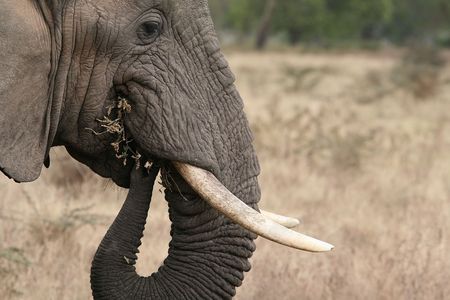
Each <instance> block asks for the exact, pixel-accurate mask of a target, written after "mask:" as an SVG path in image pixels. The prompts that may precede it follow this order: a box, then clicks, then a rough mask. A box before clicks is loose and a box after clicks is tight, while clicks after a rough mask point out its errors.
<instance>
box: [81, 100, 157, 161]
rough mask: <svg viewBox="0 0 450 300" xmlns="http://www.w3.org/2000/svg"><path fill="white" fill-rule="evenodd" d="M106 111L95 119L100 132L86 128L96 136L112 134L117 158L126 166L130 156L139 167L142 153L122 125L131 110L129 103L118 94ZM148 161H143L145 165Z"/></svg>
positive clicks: (112, 145) (112, 144) (112, 143)
mask: <svg viewBox="0 0 450 300" xmlns="http://www.w3.org/2000/svg"><path fill="white" fill-rule="evenodd" d="M107 108H108V111H107V114H106V116H104V117H103V118H102V119H97V122H98V123H99V124H100V127H101V128H102V129H103V131H101V132H97V131H95V130H93V129H92V128H86V130H89V131H90V132H92V133H93V134H95V135H96V136H101V135H106V134H109V135H111V136H112V139H113V142H111V147H112V148H113V150H114V152H115V154H116V157H117V159H118V160H121V161H122V163H123V165H124V166H126V165H127V163H128V160H129V158H131V159H132V160H133V161H134V163H135V166H136V169H139V168H140V167H141V158H142V155H141V154H140V153H139V151H138V150H137V149H136V148H135V147H134V145H133V142H134V140H133V138H131V137H130V136H129V134H128V133H127V131H126V129H125V126H124V117H125V116H126V115H127V114H129V113H130V112H131V105H130V103H129V102H128V100H127V99H126V98H124V97H121V96H119V97H118V98H117V100H116V101H114V103H113V104H111V105H110V106H108V107H107ZM149 163H150V162H146V163H145V167H146V168H147V167H148V166H149Z"/></svg>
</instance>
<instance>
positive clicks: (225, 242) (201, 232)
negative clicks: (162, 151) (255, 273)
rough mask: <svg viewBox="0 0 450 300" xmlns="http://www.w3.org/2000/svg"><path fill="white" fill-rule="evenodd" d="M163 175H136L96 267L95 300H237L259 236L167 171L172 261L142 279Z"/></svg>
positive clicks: (96, 257)
mask: <svg viewBox="0 0 450 300" xmlns="http://www.w3.org/2000/svg"><path fill="white" fill-rule="evenodd" d="M157 172H158V169H157V168H156V167H153V168H152V169H151V171H150V174H149V175H148V176H144V174H142V171H140V170H138V171H133V174H132V177H131V188H130V192H129V194H128V197H127V199H126V201H125V203H124V205H123V207H122V209H121V211H120V213H119V215H118V216H117V218H116V220H115V221H114V223H113V224H112V225H111V227H110V229H109V230H108V233H107V234H106V235H105V237H104V239H103V241H102V243H101V245H100V246H99V249H98V250H97V253H96V255H95V258H94V261H93V264H92V273H91V284H92V290H93V295H94V299H109V300H111V299H112V300H114V299H230V298H232V297H233V296H234V295H235V288H236V287H237V286H240V285H241V284H242V280H243V272H246V271H248V270H250V264H249V262H248V258H249V257H251V255H252V253H253V251H254V250H255V246H254V243H253V239H254V238H255V236H254V235H253V234H251V233H249V232H247V231H246V230H243V229H242V228H241V227H239V226H238V225H235V224H234V223H232V222H230V221H229V220H227V219H226V218H225V217H223V216H222V215H221V214H220V213H218V212H217V211H216V210H214V209H212V208H211V207H209V206H208V205H207V204H206V203H205V202H204V201H203V200H201V199H200V198H198V197H197V196H196V195H195V194H193V192H192V190H191V188H190V187H189V186H188V185H187V184H186V183H185V182H184V181H183V180H182V179H181V177H180V176H179V174H177V173H176V172H175V171H173V169H171V168H164V170H163V179H164V180H163V181H164V185H165V186H166V199H167V200H168V202H169V212H170V219H171V221H172V230H171V235H172V241H171V243H170V247H169V255H168V257H167V259H166V260H165V261H164V263H163V265H162V266H161V267H160V268H159V270H158V272H157V273H154V274H153V275H152V276H150V277H141V276H139V275H138V274H136V270H135V267H134V265H135V261H136V259H137V256H136V253H138V248H139V246H140V244H141V242H140V239H141V238H142V235H143V230H144V226H145V221H146V218H147V211H148V208H149V205H150V198H151V191H152V188H153V182H154V181H155V178H156V175H157Z"/></svg>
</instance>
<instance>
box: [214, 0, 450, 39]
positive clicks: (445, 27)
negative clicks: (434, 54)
mask: <svg viewBox="0 0 450 300" xmlns="http://www.w3.org/2000/svg"><path fill="white" fill-rule="evenodd" d="M271 2H275V5H273V8H272V9H270V3H271ZM209 3H210V6H211V10H212V14H213V17H214V20H215V21H216V25H217V27H218V30H219V31H220V32H222V33H223V32H227V33H228V34H231V35H233V36H234V37H235V38H236V40H238V41H239V40H242V38H243V37H246V38H248V36H255V38H257V35H258V34H261V30H260V27H262V26H263V23H268V24H265V25H268V27H269V30H267V31H266V32H262V34H263V35H267V38H268V39H269V38H271V39H277V40H278V41H281V42H284V43H289V44H298V43H306V44H316V45H319V46H332V45H335V44H338V43H366V42H372V43H381V42H388V43H393V44H397V45H404V44H406V43H427V44H435V45H438V46H445V47H450V1H448V0H427V1H423V0H364V1H361V0H278V1H276V0H209ZM268 10H269V11H268ZM265 14H266V16H267V14H268V15H269V18H263V16H264V15H265Z"/></svg>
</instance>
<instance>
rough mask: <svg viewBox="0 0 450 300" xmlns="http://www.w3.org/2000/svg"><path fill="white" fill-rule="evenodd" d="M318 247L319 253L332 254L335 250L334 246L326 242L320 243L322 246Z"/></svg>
mask: <svg viewBox="0 0 450 300" xmlns="http://www.w3.org/2000/svg"><path fill="white" fill-rule="evenodd" d="M317 246H318V249H317V250H318V251H317V252H330V251H333V250H334V246H333V245H331V244H328V243H326V242H322V241H320V244H319V245H317Z"/></svg>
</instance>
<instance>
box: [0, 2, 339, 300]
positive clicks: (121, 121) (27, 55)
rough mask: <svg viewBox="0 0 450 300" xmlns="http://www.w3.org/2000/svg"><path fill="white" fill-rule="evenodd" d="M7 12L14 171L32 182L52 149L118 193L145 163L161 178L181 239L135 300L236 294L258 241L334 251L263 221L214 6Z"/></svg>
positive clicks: (1, 59) (175, 236)
mask: <svg viewBox="0 0 450 300" xmlns="http://www.w3.org/2000/svg"><path fill="white" fill-rule="evenodd" d="M0 7H1V9H0V20H1V21H0V22H1V23H2V24H1V26H0V66H1V69H0V104H1V107H2V109H1V110H0V117H1V118H0V139H1V141H2V142H1V144H0V168H1V170H2V171H3V172H4V173H5V174H7V175H8V176H9V177H12V178H13V179H15V180H16V181H18V182H23V181H32V180H35V179H36V178H37V177H38V176H39V174H40V170H41V167H42V165H43V164H45V165H47V166H48V164H49V161H50V160H49V149H50V147H52V146H65V147H66V148H67V150H68V152H69V153H70V154H71V155H72V156H73V157H74V158H76V159H77V160H79V161H80V162H82V163H84V164H86V165H88V166H89V167H90V168H91V169H92V170H93V171H94V172H96V173H97V174H99V175H101V176H104V177H107V178H112V180H113V181H114V182H115V183H116V184H117V185H119V186H122V187H129V186H130V174H131V171H132V168H133V166H134V165H135V164H136V163H138V164H142V166H143V164H144V163H145V162H146V161H157V162H158V163H159V165H160V166H161V168H162V173H163V178H164V180H163V183H164V185H165V187H166V199H167V201H168V203H169V207H170V218H171V221H172V231H171V234H172V242H171V243H170V249H169V257H168V258H167V259H166V261H165V262H164V267H162V268H161V270H160V272H158V273H155V275H154V277H153V278H154V280H153V281H152V284H151V287H149V286H142V287H141V289H142V290H141V291H140V292H143V291H144V290H149V289H150V290H151V289H153V293H156V294H158V295H164V296H165V297H166V298H170V295H173V294H171V293H173V291H174V290H173V289H172V288H171V287H174V286H175V287H176V289H175V290H176V291H178V292H179V293H180V294H179V295H183V297H185V298H196V295H199V294H202V295H205V294H204V293H207V294H206V295H208V298H228V297H231V296H232V295H234V293H235V287H237V286H239V285H240V284H241V282H242V280H243V272H246V271H248V270H249V269H250V264H249V262H248V259H249V257H250V256H251V255H252V252H253V251H254V250H255V245H254V243H253V240H254V239H255V237H256V235H255V233H256V234H259V235H262V236H264V237H267V238H269V239H272V240H274V241H276V242H279V243H283V244H285V245H288V246H292V247H296V248H299V249H305V250H309V251H323V250H329V249H330V248H331V246H330V245H328V244H326V243H323V242H320V241H316V240H314V239H311V238H308V237H306V236H302V235H300V234H297V233H294V232H293V231H289V230H288V229H286V228H284V227H283V226H280V225H278V224H276V223H274V222H272V221H271V220H270V219H268V218H266V217H264V216H263V215H261V214H260V213H259V212H258V211H257V210H258V207H257V203H258V201H259V199H260V189H259V186H258V181H257V176H258V174H259V164H258V160H257V156H256V154H255V151H254V148H253V146H252V135H251V132H250V129H249V125H248V122H247V119H246V117H245V114H244V111H243V103H242V100H241V98H240V96H239V93H238V92H237V90H236V87H235V86H234V77H233V74H232V72H231V71H230V68H229V66H228V64H227V62H226V60H225V58H224V56H223V55H222V53H221V51H220V48H219V42H218V39H217V37H216V34H215V31H214V27H213V24H212V21H211V18H210V15H209V10H208V7H207V1H206V0H128V1H113V0H105V1H94V0H83V1H81V0H35V1H30V0H17V1H14V3H12V2H11V1H7V0H0ZM118 158H120V159H118ZM138 182H140V184H141V185H142V184H144V183H143V182H144V181H142V180H141V181H139V180H138ZM138 185H139V184H138ZM141 188H142V187H139V189H141ZM144 190H145V189H144ZM130 193H131V192H130ZM137 194H142V193H137ZM144 194H145V193H144ZM130 195H134V194H130ZM130 197H131V198H134V196H130ZM137 198H139V197H137ZM131 202H132V201H131ZM140 207H141V209H142V210H145V205H144V206H140ZM142 207H144V208H142ZM129 213H136V211H135V210H131V212H130V211H128V210H125V212H124V214H125V215H126V214H129ZM142 213H144V212H142ZM119 224H121V226H122V227H123V228H122V230H128V229H127V228H128V227H129V226H131V227H133V226H137V228H139V226H142V224H141V222H138V223H136V224H134V223H133V224H128V223H127V224H124V223H120V222H119ZM119 227H120V226H119ZM115 228H117V226H116V227H115ZM129 229H130V228H129ZM117 230H119V231H120V230H121V229H120V228H119V229H117ZM128 242H129V243H130V244H131V245H136V243H137V241H136V240H135V239H130V240H128ZM115 243H116V241H114V242H113V244H115ZM119 249H120V247H119ZM122 279H123V278H122ZM120 284H121V285H120V286H121V287H123V288H125V289H126V288H128V287H126V286H125V285H126V284H127V282H126V280H121V281H120ZM130 284H131V283H130ZM122 285H124V286H122ZM171 299H173V297H172V298H171Z"/></svg>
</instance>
